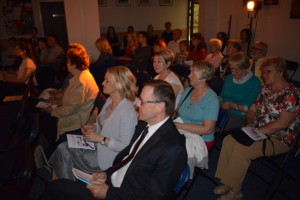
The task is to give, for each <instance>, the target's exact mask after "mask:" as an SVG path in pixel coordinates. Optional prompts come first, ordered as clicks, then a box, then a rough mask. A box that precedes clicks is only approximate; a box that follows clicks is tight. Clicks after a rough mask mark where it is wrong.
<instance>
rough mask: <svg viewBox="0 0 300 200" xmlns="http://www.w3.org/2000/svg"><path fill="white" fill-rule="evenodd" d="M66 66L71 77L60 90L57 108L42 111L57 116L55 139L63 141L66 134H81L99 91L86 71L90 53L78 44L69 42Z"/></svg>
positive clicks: (50, 107)
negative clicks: (60, 96) (60, 95)
mask: <svg viewBox="0 0 300 200" xmlns="http://www.w3.org/2000/svg"><path fill="white" fill-rule="evenodd" d="M66 57H67V68H68V71H69V72H70V74H72V75H73V77H72V78H71V79H70V80H69V85H68V86H67V88H66V89H65V92H64V93H63V96H62V99H61V100H60V102H55V103H57V104H58V107H57V108H54V107H52V106H49V107H47V108H45V111H46V112H48V113H50V114H51V116H53V117H57V118H58V124H57V139H60V140H59V142H61V141H65V140H66V134H67V133H70V132H72V133H80V128H81V126H83V125H85V124H86V123H87V122H88V120H89V116H90V112H91V110H92V108H93V105H94V100H95V98H96V96H97V94H98V91H99V89H98V86H97V84H96V82H95V80H94V78H93V76H92V74H91V73H90V72H89V70H88V67H89V56H88V55H87V53H86V50H85V48H84V47H83V46H82V45H80V44H76V43H74V44H71V45H70V47H69V50H68V51H67V54H66Z"/></svg>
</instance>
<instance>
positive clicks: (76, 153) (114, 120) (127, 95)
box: [49, 66, 137, 179]
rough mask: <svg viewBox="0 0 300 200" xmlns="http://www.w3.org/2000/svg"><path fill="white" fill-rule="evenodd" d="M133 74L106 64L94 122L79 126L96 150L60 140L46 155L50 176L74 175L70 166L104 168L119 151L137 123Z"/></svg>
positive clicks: (69, 177)
mask: <svg viewBox="0 0 300 200" xmlns="http://www.w3.org/2000/svg"><path fill="white" fill-rule="evenodd" d="M135 82H136V80H135V77H134V76H133V74H132V73H131V72H130V70H129V69H127V68H125V67H122V66H117V67H112V68H109V69H108V70H107V72H106V74H105V80H104V81H103V83H102V84H103V92H104V93H105V94H107V95H109V97H108V99H107V101H106V103H105V104H104V106H103V108H102V110H101V112H100V114H99V115H98V117H97V119H96V123H95V124H92V125H85V126H83V128H82V129H81V131H82V133H83V134H84V135H85V138H86V140H87V141H89V142H94V143H95V144H96V148H97V149H96V151H95V150H89V149H74V148H69V147H68V144H67V142H64V143H62V144H60V145H59V146H58V147H57V150H56V151H55V152H54V154H53V155H52V157H51V158H50V161H49V162H50V163H51V164H52V165H53V168H54V174H53V178H56V177H58V178H66V179H74V177H73V174H72V168H73V167H74V168H77V169H80V170H82V171H85V172H87V173H94V172H98V171H103V170H106V169H107V168H108V167H110V166H112V162H113V160H114V158H115V156H116V155H117V153H118V152H119V151H121V150H122V149H123V148H124V147H126V146H127V145H128V144H129V142H130V140H131V137H132V135H133V133H134V129H135V125H136V124H137V114H136V112H135V109H134V106H133V101H134V99H135V93H136V91H137V88H136V86H135Z"/></svg>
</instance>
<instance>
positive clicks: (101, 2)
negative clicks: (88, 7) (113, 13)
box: [98, 0, 107, 7]
mask: <svg viewBox="0 0 300 200" xmlns="http://www.w3.org/2000/svg"><path fill="white" fill-rule="evenodd" d="M106 6H107V0H98V7H106Z"/></svg>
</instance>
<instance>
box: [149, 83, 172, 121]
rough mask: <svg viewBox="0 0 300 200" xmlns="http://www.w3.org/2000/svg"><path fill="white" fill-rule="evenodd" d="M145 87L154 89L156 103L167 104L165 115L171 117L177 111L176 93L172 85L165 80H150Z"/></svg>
mask: <svg viewBox="0 0 300 200" xmlns="http://www.w3.org/2000/svg"><path fill="white" fill-rule="evenodd" d="M144 86H150V87H153V88H154V90H153V96H154V98H155V100H156V101H160V102H164V103H165V104H166V110H165V113H166V114H167V115H169V116H170V115H171V114H172V113H173V112H174V109H175V93H174V90H173V88H172V86H171V85H170V83H168V82H166V81H163V80H150V81H147V82H145V84H144Z"/></svg>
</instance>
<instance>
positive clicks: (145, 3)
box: [137, 0, 151, 6]
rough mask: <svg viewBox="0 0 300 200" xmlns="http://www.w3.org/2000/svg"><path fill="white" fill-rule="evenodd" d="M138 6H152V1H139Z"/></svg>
mask: <svg viewBox="0 0 300 200" xmlns="http://www.w3.org/2000/svg"><path fill="white" fill-rule="evenodd" d="M137 5H138V6H151V0H137Z"/></svg>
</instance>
